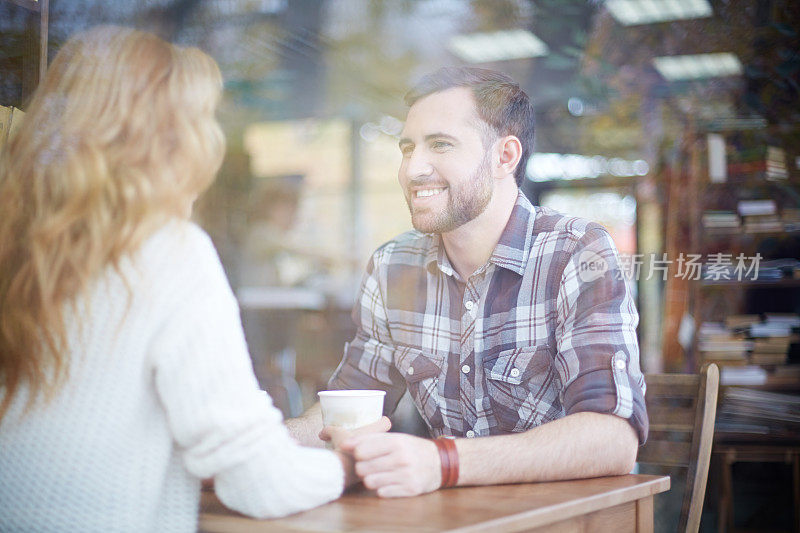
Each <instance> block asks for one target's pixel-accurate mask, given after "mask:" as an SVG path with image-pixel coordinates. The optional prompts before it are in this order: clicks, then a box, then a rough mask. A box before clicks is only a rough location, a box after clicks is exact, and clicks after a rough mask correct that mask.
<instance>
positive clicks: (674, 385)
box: [637, 363, 719, 532]
mask: <svg viewBox="0 0 800 533" xmlns="http://www.w3.org/2000/svg"><path fill="white" fill-rule="evenodd" d="M645 382H646V383H647V393H646V395H645V402H646V403H647V414H648V416H649V418H650V434H649V436H648V439H647V443H646V444H645V445H644V446H643V447H642V448H640V449H639V456H638V458H637V462H639V463H643V464H652V465H660V466H666V467H675V466H680V467H686V468H688V472H687V474H686V488H685V491H684V495H683V505H682V508H681V517H680V522H679V526H678V531H687V532H696V531H697V530H698V529H699V528H700V514H701V511H702V510H703V499H704V497H705V492H706V481H707V480H708V467H709V463H710V461H711V445H712V442H713V439H714V419H715V417H716V413H717V394H718V391H719V369H718V368H717V365H715V364H713V363H712V364H709V365H705V366H704V367H703V369H702V370H701V371H700V374H650V375H646V376H645Z"/></svg>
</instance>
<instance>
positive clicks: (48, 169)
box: [0, 27, 346, 531]
mask: <svg viewBox="0 0 800 533" xmlns="http://www.w3.org/2000/svg"><path fill="white" fill-rule="evenodd" d="M220 90H221V78H220V73H219V70H218V68H217V66H216V64H215V63H214V61H213V60H212V59H211V58H210V57H208V56H207V55H205V54H204V53H203V52H201V51H200V50H198V49H195V48H179V47H177V46H173V45H170V44H169V43H166V42H164V41H162V40H161V39H159V38H157V37H155V36H153V35H150V34H146V33H142V32H139V31H134V30H130V29H125V28H119V27H99V28H95V29H93V30H90V31H88V32H86V33H83V34H81V35H77V36H75V37H73V38H72V39H70V40H69V41H68V42H67V43H66V44H65V45H64V46H63V48H62V49H61V51H60V52H59V53H58V55H57V56H56V58H55V60H54V61H53V64H52V65H51V67H50V70H49V72H48V73H47V76H46V77H45V79H44V80H43V82H42V84H41V86H40V87H39V89H38V90H37V92H36V94H35V96H34V98H33V101H32V102H31V105H30V107H29V109H28V112H27V114H26V116H25V121H24V123H23V125H22V126H21V128H20V130H19V131H18V132H17V134H16V135H15V136H14V137H13V139H11V140H10V141H9V142H8V144H7V145H6V146H5V148H4V150H5V151H4V152H3V154H2V156H0V157H1V159H0V213H2V216H0V400H1V401H0V509H2V511H1V512H0V530H4V531H5V530H26V531H46V530H55V531H67V530H78V531H118V530H130V531H147V530H157V531H171V530H185V531H194V530H195V529H196V521H197V508H198V501H199V489H200V480H201V479H202V478H209V477H213V478H214V479H215V485H216V492H217V495H218V496H219V498H220V499H221V500H222V501H223V502H224V503H225V504H226V505H228V506H229V507H231V508H233V509H236V510H238V511H241V512H243V513H246V514H249V515H252V516H256V517H270V516H279V515H284V514H288V513H292V512H296V511H300V510H303V509H306V508H310V507H313V506H316V505H319V504H322V503H324V502H327V501H330V500H332V499H334V498H336V497H338V496H339V494H340V493H341V491H342V488H343V483H344V479H343V478H344V469H343V463H344V461H346V459H345V458H344V456H341V455H338V454H336V453H334V452H331V451H327V450H322V449H310V448H301V447H299V446H297V445H296V444H295V443H294V442H293V441H292V440H291V439H290V437H289V436H288V434H287V432H286V429H285V428H284V426H283V425H282V423H281V415H280V413H279V412H278V411H277V409H275V408H274V407H273V406H272V403H271V401H270V400H269V398H268V397H267V396H266V395H264V394H263V393H262V392H261V391H259V390H258V388H257V384H256V380H255V377H254V376H253V372H252V367H251V364H250V360H249V357H248V355H247V349H246V346H245V342H244V338H243V335H242V330H241V324H240V322H239V312H238V308H237V303H236V301H235V299H234V297H233V295H232V293H231V290H230V287H229V286H228V283H227V281H226V278H225V275H224V273H223V270H222V266H221V265H220V262H219V258H218V257H217V254H216V252H215V250H214V248H213V246H212V244H211V242H210V240H209V239H208V237H207V235H206V234H205V233H203V231H202V230H201V229H199V228H198V227H197V226H195V225H194V224H192V223H190V222H189V221H188V216H189V214H190V212H191V207H192V203H193V201H194V200H195V198H196V197H197V195H198V194H200V193H201V192H202V191H203V190H205V189H206V188H207V187H208V185H209V184H210V183H211V181H212V180H213V178H214V175H215V173H216V171H217V169H218V168H219V165H220V162H221V159H222V155H223V150H224V141H223V137H222V133H221V130H220V128H219V125H218V124H217V122H216V120H215V118H214V110H215V107H216V104H217V101H218V99H219V95H220Z"/></svg>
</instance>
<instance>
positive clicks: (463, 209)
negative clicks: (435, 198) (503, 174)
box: [406, 150, 493, 234]
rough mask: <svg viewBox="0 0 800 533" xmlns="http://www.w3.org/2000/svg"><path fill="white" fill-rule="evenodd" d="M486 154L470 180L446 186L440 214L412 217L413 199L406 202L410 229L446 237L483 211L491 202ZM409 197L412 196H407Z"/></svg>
mask: <svg viewBox="0 0 800 533" xmlns="http://www.w3.org/2000/svg"><path fill="white" fill-rule="evenodd" d="M489 160H490V157H489V151H488V150H487V151H486V155H485V156H484V158H483V161H482V162H481V164H480V166H478V168H477V169H475V172H474V173H473V174H472V176H471V177H470V179H468V180H466V181H463V182H461V183H460V184H459V185H458V186H457V187H456V186H454V185H452V184H450V185H448V187H447V189H445V191H446V193H447V207H446V208H445V209H444V210H443V211H440V212H433V211H431V210H427V209H426V210H425V211H424V212H417V213H414V207H413V204H412V200H413V197H410V198H407V199H406V202H407V203H408V210H409V211H410V212H411V223H412V224H413V225H414V229H416V230H417V231H420V232H422V233H439V234H441V233H447V232H449V231H453V230H454V229H456V228H458V227H460V226H463V225H464V224H466V223H467V222H469V221H470V220H473V219H475V218H476V217H477V216H478V215H480V214H481V213H483V212H484V211H485V210H486V206H488V205H489V202H490V201H491V199H492V192H493V190H492V189H493V188H492V177H491V175H490V172H489V170H490V166H489ZM443 193H444V192H442V193H439V194H443ZM411 194H412V195H413V193H411Z"/></svg>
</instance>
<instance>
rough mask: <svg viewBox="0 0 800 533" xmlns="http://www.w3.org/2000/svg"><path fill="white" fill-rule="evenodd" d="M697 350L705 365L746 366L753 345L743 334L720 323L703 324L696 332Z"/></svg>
mask: <svg viewBox="0 0 800 533" xmlns="http://www.w3.org/2000/svg"><path fill="white" fill-rule="evenodd" d="M697 348H698V350H699V351H700V355H701V357H702V358H703V361H704V362H706V363H717V364H718V365H720V366H734V365H737V366H738V365H745V364H747V355H748V352H749V351H750V350H751V349H752V348H753V343H752V341H749V340H747V339H745V338H744V334H743V333H737V332H734V331H732V330H731V329H730V328H728V327H725V325H723V324H722V323H720V322H704V323H703V324H702V325H701V326H700V331H699V332H698V345H697Z"/></svg>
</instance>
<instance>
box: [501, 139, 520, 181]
mask: <svg viewBox="0 0 800 533" xmlns="http://www.w3.org/2000/svg"><path fill="white" fill-rule="evenodd" d="M498 149H499V151H500V159H499V164H500V173H501V174H502V175H504V176H506V175H509V174H510V175H511V176H513V175H514V172H515V171H516V170H517V165H519V164H520V159H522V143H520V142H519V139H518V138H517V137H516V136H514V135H508V136H506V137H503V138H502V139H500V143H499V146H498Z"/></svg>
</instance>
